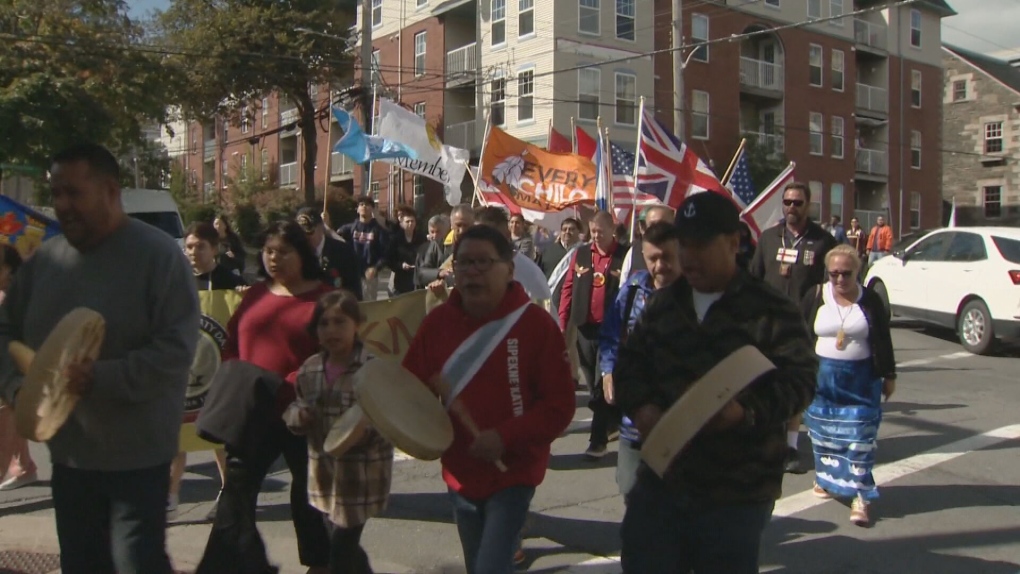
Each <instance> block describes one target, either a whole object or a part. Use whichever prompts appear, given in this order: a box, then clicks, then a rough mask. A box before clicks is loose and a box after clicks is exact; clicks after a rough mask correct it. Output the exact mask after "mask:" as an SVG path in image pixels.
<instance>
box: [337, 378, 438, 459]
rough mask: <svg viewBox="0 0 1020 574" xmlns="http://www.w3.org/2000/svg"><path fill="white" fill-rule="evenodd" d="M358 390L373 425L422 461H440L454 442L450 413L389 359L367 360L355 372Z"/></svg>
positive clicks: (425, 388) (416, 379)
mask: <svg viewBox="0 0 1020 574" xmlns="http://www.w3.org/2000/svg"><path fill="white" fill-rule="evenodd" d="M354 392H355V393H356V394H357V396H358V404H359V405H361V408H362V409H363V410H364V411H365V414H366V415H367V416H368V419H369V420H370V421H371V423H372V426H373V427H374V428H375V429H376V430H377V431H379V434H381V435H383V436H384V437H386V440H388V441H390V442H391V443H393V445H394V446H395V447H397V448H399V449H400V450H402V451H404V452H406V453H407V454H409V455H411V456H413V457H414V458H418V459H421V460H436V459H437V458H439V457H440V456H442V454H443V452H444V451H446V449H447V448H449V447H450V444H451V443H453V423H452V422H451V421H450V415H448V414H447V413H446V409H444V408H443V405H442V404H441V403H440V402H439V399H438V398H436V396H435V395H433V394H432V391H430V390H429V388H428V387H427V386H425V384H424V383H422V382H421V381H420V380H418V377H415V376H414V375H413V374H411V372H410V371H408V370H407V369H405V368H404V367H402V366H400V364H399V363H396V362H394V361H391V360H387V359H378V358H377V359H373V360H371V361H368V362H366V363H365V364H364V365H362V366H361V368H360V369H358V371H357V373H355V374H354Z"/></svg>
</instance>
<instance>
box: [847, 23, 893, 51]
mask: <svg viewBox="0 0 1020 574" xmlns="http://www.w3.org/2000/svg"><path fill="white" fill-rule="evenodd" d="M854 41H855V42H856V43H857V45H858V46H860V47H862V48H871V49H873V50H879V51H882V52H885V51H886V50H888V49H889V48H888V46H889V27H888V26H885V25H884V24H875V23H874V22H868V21H867V20H862V19H860V18H856V19H854Z"/></svg>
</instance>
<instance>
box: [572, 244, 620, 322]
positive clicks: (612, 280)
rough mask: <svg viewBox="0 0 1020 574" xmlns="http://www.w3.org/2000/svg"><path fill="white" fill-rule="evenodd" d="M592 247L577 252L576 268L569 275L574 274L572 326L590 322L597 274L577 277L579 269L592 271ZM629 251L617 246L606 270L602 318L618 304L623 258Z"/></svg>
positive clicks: (584, 247) (589, 273) (585, 274)
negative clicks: (589, 315)
mask: <svg viewBox="0 0 1020 574" xmlns="http://www.w3.org/2000/svg"><path fill="white" fill-rule="evenodd" d="M591 250H592V247H591V246H583V247H581V248H580V249H578V250H577V252H576V253H575V258H574V268H573V269H570V270H568V271H567V272H568V273H573V274H574V285H573V297H572V298H571V300H570V324H571V325H574V326H575V327H580V326H581V325H584V324H585V323H587V322H588V310H589V308H590V307H591V290H592V289H593V285H592V281H593V279H594V276H595V274H594V273H591V272H588V273H584V274H583V275H577V268H578V267H582V268H586V269H591ZM626 255H627V250H626V249H625V248H624V247H623V246H622V245H617V246H616V250H615V251H613V255H612V259H611V260H610V262H609V268H608V269H607V270H606V271H607V273H606V300H605V306H604V308H603V312H602V313H603V314H602V316H603V317H605V316H606V315H608V314H609V313H611V312H612V309H613V303H615V302H616V294H617V293H619V292H620V270H621V269H623V258H624V257H626Z"/></svg>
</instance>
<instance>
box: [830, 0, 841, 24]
mask: <svg viewBox="0 0 1020 574" xmlns="http://www.w3.org/2000/svg"><path fill="white" fill-rule="evenodd" d="M842 15H843V0H829V16H831V17H832V20H829V25H830V26H835V27H837V28H842V27H843V18H841V17H840V16H842Z"/></svg>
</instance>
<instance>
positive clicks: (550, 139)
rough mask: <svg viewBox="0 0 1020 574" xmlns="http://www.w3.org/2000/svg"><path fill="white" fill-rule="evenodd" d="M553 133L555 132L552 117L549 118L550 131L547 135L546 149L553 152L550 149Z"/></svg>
mask: <svg viewBox="0 0 1020 574" xmlns="http://www.w3.org/2000/svg"><path fill="white" fill-rule="evenodd" d="M552 132H553V127H552V117H550V118H549V129H548V130H547V131H546V134H545V149H546V150H548V151H552V150H550V149H549V147H550V146H552Z"/></svg>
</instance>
